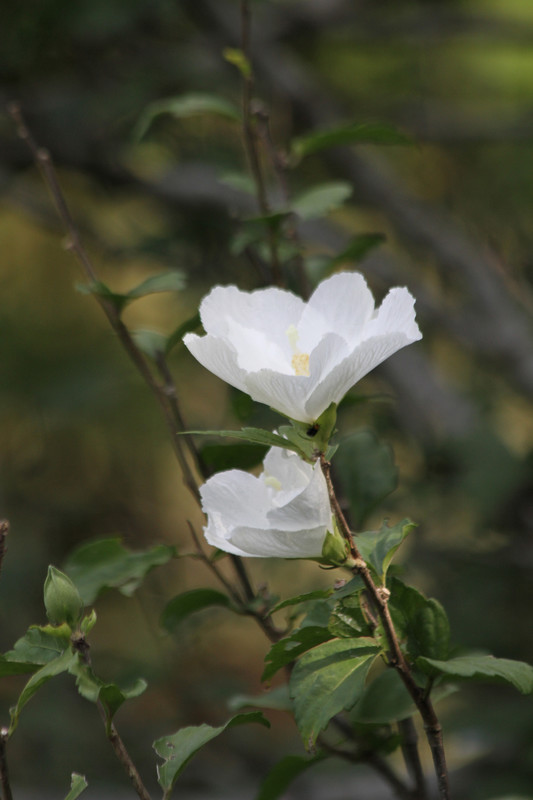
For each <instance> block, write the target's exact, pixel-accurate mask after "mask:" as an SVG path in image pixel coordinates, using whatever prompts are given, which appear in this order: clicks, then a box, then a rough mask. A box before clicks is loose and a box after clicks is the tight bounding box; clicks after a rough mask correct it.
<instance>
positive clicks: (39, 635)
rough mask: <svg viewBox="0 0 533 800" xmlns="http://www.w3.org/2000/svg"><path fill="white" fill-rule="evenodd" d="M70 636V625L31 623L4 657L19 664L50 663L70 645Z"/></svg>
mask: <svg viewBox="0 0 533 800" xmlns="http://www.w3.org/2000/svg"><path fill="white" fill-rule="evenodd" d="M70 636H71V629H70V627H69V626H68V625H44V626H40V625H31V626H30V627H29V628H28V630H27V631H26V633H25V634H24V636H23V637H22V638H20V639H18V640H17V641H16V642H15V644H14V645H13V650H10V651H9V652H7V653H5V654H4V659H5V661H6V662H13V663H19V664H30V665H39V666H42V665H43V664H48V662H49V661H53V660H54V659H55V658H57V657H58V656H60V655H61V654H62V653H64V652H65V650H66V649H67V648H69V647H70Z"/></svg>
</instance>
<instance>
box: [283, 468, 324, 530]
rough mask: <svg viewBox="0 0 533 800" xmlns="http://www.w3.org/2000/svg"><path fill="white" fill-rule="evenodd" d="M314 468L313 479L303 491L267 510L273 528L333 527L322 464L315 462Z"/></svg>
mask: <svg viewBox="0 0 533 800" xmlns="http://www.w3.org/2000/svg"><path fill="white" fill-rule="evenodd" d="M312 469H313V474H312V476H311V480H310V482H309V483H308V485H307V486H306V487H305V489H304V490H303V491H301V492H299V493H298V494H297V495H296V496H295V497H293V498H292V499H291V501H290V502H288V503H286V504H285V505H283V506H281V507H279V508H273V509H271V510H270V511H268V512H267V518H268V521H269V522H270V524H271V525H272V527H273V528H282V529H283V530H285V531H300V530H301V529H302V528H314V527H315V526H317V525H319V524H320V525H324V526H326V527H329V528H330V529H331V527H332V523H331V505H330V502H329V496H328V489H327V486H326V479H325V478H324V475H323V473H322V470H321V468H320V464H318V463H317V464H315V466H314V467H313V468H312Z"/></svg>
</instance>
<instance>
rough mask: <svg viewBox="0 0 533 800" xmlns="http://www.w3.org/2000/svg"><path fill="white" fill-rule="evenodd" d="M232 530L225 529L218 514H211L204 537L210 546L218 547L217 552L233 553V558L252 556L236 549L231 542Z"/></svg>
mask: <svg viewBox="0 0 533 800" xmlns="http://www.w3.org/2000/svg"><path fill="white" fill-rule="evenodd" d="M233 530H234V528H231V527H227V526H226V525H225V524H224V518H223V517H222V516H221V515H220V514H216V513H212V514H210V516H209V521H208V524H207V526H206V527H205V528H204V535H205V538H206V540H207V542H208V543H209V544H210V545H212V546H213V547H218V549H219V550H224V551H225V552H226V553H233V555H235V556H250V555H254V554H253V553H248V552H247V551H246V550H242V549H241V548H240V547H237V546H236V545H235V544H234V543H233V542H232V541H231V534H232V532H233Z"/></svg>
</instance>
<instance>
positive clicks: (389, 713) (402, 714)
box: [350, 668, 457, 725]
mask: <svg viewBox="0 0 533 800" xmlns="http://www.w3.org/2000/svg"><path fill="white" fill-rule="evenodd" d="M455 691H457V688H456V687H455V686H452V685H451V684H449V685H448V686H441V687H438V688H436V689H434V690H433V691H432V692H431V700H432V702H433V703H436V702H438V701H439V700H442V699H443V698H444V697H448V695H450V694H452V693H453V692H455ZM416 712H417V708H416V706H415V704H414V702H413V699H412V697H411V695H410V694H409V692H408V691H407V689H406V688H405V686H404V684H403V681H402V679H401V678H400V676H399V675H398V673H397V672H396V670H395V669H392V668H388V669H385V670H383V672H382V673H381V674H380V675H378V676H377V677H376V678H374V680H373V681H372V682H371V683H370V684H369V685H368V686H367V687H366V688H365V690H364V692H363V694H362V696H361V698H360V700H359V701H358V703H357V705H356V706H354V708H353V709H352V713H351V715H350V717H351V719H352V720H353V721H355V722H363V723H373V724H378V725H389V724H391V723H393V722H397V721H398V720H400V719H406V718H407V717H411V716H412V715H413V714H415V713H416Z"/></svg>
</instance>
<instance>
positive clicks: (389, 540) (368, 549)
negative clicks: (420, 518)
mask: <svg viewBox="0 0 533 800" xmlns="http://www.w3.org/2000/svg"><path fill="white" fill-rule="evenodd" d="M414 527H415V525H414V523H413V522H410V520H408V519H404V520H403V521H402V522H398V523H397V524H396V525H393V526H392V528H389V526H388V525H387V523H386V522H384V523H383V525H382V526H381V529H380V530H379V531H365V533H358V534H357V536H356V537H355V543H356V545H357V548H358V550H359V552H360V553H361V556H362V558H364V560H365V561H366V562H367V564H368V566H369V567H371V568H372V569H373V570H374V572H375V574H376V576H377V577H378V578H379V579H380V580H381V581H382V582H383V583H385V579H386V576H387V570H388V568H389V566H390V563H391V561H392V559H393V557H394V554H395V553H396V551H397V550H398V548H399V546H400V545H401V543H402V542H403V540H404V539H405V537H406V536H407V535H408V534H409V533H410V532H411V530H412V529H413V528H414Z"/></svg>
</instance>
